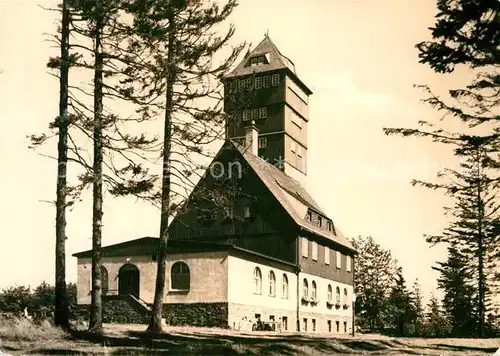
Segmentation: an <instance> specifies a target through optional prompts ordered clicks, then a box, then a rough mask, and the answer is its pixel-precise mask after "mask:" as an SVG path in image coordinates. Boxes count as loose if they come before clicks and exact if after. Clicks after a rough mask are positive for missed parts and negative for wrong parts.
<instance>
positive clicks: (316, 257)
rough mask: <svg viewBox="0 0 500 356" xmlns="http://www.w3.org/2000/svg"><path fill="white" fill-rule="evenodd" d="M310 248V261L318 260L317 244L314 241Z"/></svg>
mask: <svg viewBox="0 0 500 356" xmlns="http://www.w3.org/2000/svg"><path fill="white" fill-rule="evenodd" d="M311 245H312V246H311V247H312V259H313V260H314V261H317V260H318V243H317V242H316V241H312V242H311Z"/></svg>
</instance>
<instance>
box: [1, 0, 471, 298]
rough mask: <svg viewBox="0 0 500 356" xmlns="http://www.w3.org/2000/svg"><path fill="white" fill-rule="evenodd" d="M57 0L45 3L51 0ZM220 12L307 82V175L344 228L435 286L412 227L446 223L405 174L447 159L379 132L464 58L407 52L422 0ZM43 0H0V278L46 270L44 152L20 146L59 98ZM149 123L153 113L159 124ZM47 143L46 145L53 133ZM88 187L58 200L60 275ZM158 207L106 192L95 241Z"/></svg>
mask: <svg viewBox="0 0 500 356" xmlns="http://www.w3.org/2000/svg"><path fill="white" fill-rule="evenodd" d="M56 3H57V2H56ZM240 3H241V4H240V6H239V7H238V8H237V9H236V11H235V12H234V14H233V15H232V16H231V18H230V22H232V23H233V24H234V25H235V27H236V34H235V37H234V41H235V43H237V42H240V41H247V42H251V43H252V44H253V46H256V45H257V44H258V43H259V42H260V41H261V40H262V39H263V37H264V34H265V33H266V32H268V33H269V36H270V38H271V39H272V41H273V42H274V43H275V44H276V45H277V47H278V48H279V49H280V51H281V52H282V53H283V54H284V55H286V56H287V57H289V58H290V59H291V60H292V61H293V62H294V63H295V67H296V70H297V74H298V76H299V77H300V78H301V79H302V80H303V81H304V82H305V83H306V84H307V85H308V86H309V88H311V89H312V91H313V95H311V97H310V104H309V107H310V121H309V124H308V130H309V132H308V135H309V136H308V137H309V139H308V143H309V146H308V178H307V187H308V188H309V190H310V193H311V194H312V195H313V197H315V199H316V200H317V201H318V203H319V204H320V205H321V206H322V207H323V209H324V210H325V211H326V212H327V214H328V215H329V216H330V217H331V218H332V219H333V221H334V222H335V224H336V225H337V226H338V227H339V228H340V229H341V230H342V231H343V233H344V234H345V235H347V236H349V237H355V236H358V235H364V236H372V237H373V238H374V239H375V240H376V241H377V242H379V243H380V244H381V245H382V246H383V247H384V248H387V249H390V250H391V252H392V254H393V256H394V257H395V258H397V259H398V261H399V262H400V265H401V266H402V267H403V270H404V275H405V278H406V280H407V281H408V283H409V285H411V284H412V283H413V282H414V281H415V279H416V278H418V279H419V282H420V284H421V287H422V290H423V292H424V294H427V295H428V294H430V293H431V292H435V291H436V277H437V275H436V274H435V272H434V271H432V269H431V265H433V263H434V262H435V261H436V260H440V259H443V258H444V254H443V249H442V248H440V247H434V248H430V246H429V245H428V244H426V243H425V239H424V237H423V236H424V234H437V233H439V232H441V231H442V229H443V228H444V227H445V226H446V222H447V220H446V217H445V216H444V215H443V209H442V207H443V206H444V205H446V204H447V203H448V201H447V200H446V198H445V197H444V196H443V195H442V194H441V193H439V192H433V191H428V190H425V189H424V188H418V187H412V186H411V184H410V181H411V179H413V178H419V179H434V177H435V174H436V173H437V172H438V170H439V169H441V168H442V167H443V166H450V164H455V163H456V162H454V161H453V156H452V154H451V152H450V149H449V148H448V147H442V146H439V145H436V144H432V143H430V142H427V141H425V140H423V139H414V138H400V137H388V136H385V135H384V133H383V131H382V128H383V127H415V125H416V123H417V121H419V120H429V121H435V120H438V119H439V118H440V117H441V114H440V113H437V112H435V111H434V110H433V109H431V108H429V107H428V106H427V105H426V104H424V103H421V99H422V98H423V97H424V94H423V93H422V91H420V90H418V89H415V88H414V87H413V86H414V84H428V85H429V86H430V87H431V88H433V89H434V90H435V91H436V92H438V93H444V92H445V90H446V89H450V88H454V87H458V86H460V85H461V84H463V83H465V82H466V81H467V79H468V78H469V76H470V73H468V72H466V71H458V72H456V73H454V74H447V75H442V74H436V73H434V72H433V71H432V70H431V69H430V68H428V67H427V66H425V65H423V64H419V63H418V52H417V50H416V48H415V44H416V43H418V42H420V41H424V40H427V39H429V38H430V31H429V30H428V27H430V26H432V25H433V23H434V16H435V13H436V8H435V1H433V0H418V1H415V0H307V1H305V0H240ZM51 4H54V1H52V0H46V1H35V0H0V139H1V140H0V162H1V165H0V288H5V287H8V286H11V285H15V284H17V285H31V286H33V287H34V286H36V285H38V284H39V283H40V282H41V281H43V280H45V281H47V282H49V283H52V284H53V281H54V262H53V261H54V240H55V207H54V206H53V205H51V204H50V202H51V201H53V200H55V188H56V164H55V163H54V161H52V160H50V159H48V158H45V157H42V156H40V154H39V153H37V152H34V151H32V150H30V149H29V148H28V144H29V142H28V140H27V138H26V136H27V135H31V134H33V133H41V132H43V131H44V130H45V129H46V127H47V125H48V122H50V121H51V120H52V119H53V118H54V117H55V116H56V115H57V111H58V82H57V80H56V79H55V78H54V77H52V76H51V75H49V74H48V72H47V70H46V62H47V60H48V58H49V57H50V56H56V55H57V54H58V51H57V48H54V47H53V44H51V43H50V42H48V41H47V39H48V37H47V33H53V32H54V30H55V29H56V20H57V14H56V13H54V12H49V11H45V10H43V9H42V8H41V5H43V6H45V7H49V6H50V5H51ZM159 124H161V123H159ZM51 144H52V147H51V148H48V149H49V153H51V154H55V152H56V142H55V141H53V142H52V143H51ZM91 207H92V205H91V196H90V195H89V194H86V195H85V196H84V201H83V202H82V203H79V204H78V205H77V206H75V207H74V208H73V209H72V210H71V211H69V212H68V216H67V235H68V240H67V277H68V280H69V281H76V258H74V257H72V256H71V255H72V254H73V253H75V252H79V251H82V250H87V249H90V248H91V221H92V209H91ZM159 218H160V214H159V211H158V210H157V209H156V208H154V207H151V206H148V205H146V204H144V203H140V202H137V201H135V200H134V199H131V198H126V199H112V198H110V197H109V196H107V197H105V201H104V216H103V223H104V226H103V245H109V244H113V243H118V242H122V241H126V240H131V239H134V238H139V237H142V236H157V234H158V230H159Z"/></svg>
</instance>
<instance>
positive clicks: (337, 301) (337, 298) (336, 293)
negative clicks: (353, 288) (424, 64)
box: [335, 286, 340, 304]
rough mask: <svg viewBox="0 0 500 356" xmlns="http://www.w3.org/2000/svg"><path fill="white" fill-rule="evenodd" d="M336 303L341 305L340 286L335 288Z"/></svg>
mask: <svg viewBox="0 0 500 356" xmlns="http://www.w3.org/2000/svg"><path fill="white" fill-rule="evenodd" d="M335 302H336V303H337V304H340V287H339V286H337V287H336V288H335Z"/></svg>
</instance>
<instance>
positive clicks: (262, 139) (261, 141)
mask: <svg viewBox="0 0 500 356" xmlns="http://www.w3.org/2000/svg"><path fill="white" fill-rule="evenodd" d="M265 147H267V137H259V148H265Z"/></svg>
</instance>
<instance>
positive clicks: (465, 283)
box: [433, 247, 478, 337]
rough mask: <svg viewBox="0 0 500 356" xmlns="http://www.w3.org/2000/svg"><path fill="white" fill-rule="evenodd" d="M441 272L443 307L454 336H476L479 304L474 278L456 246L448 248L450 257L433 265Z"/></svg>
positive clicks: (439, 280)
mask: <svg viewBox="0 0 500 356" xmlns="http://www.w3.org/2000/svg"><path fill="white" fill-rule="evenodd" d="M433 269H435V270H437V271H438V272H439V273H440V277H439V278H438V287H439V288H440V289H442V290H443V292H444V298H443V308H444V310H445V312H446V316H447V319H448V321H449V324H450V328H451V334H452V336H458V337H463V336H469V337H470V336H475V334H476V332H477V330H478V325H477V306H476V305H475V304H476V303H474V288H472V287H471V284H472V281H473V278H472V274H471V273H470V272H469V268H468V264H467V262H466V261H465V258H464V257H463V256H462V255H461V254H460V252H459V251H458V250H457V249H456V248H452V247H450V248H448V259H447V261H446V262H439V263H438V267H433Z"/></svg>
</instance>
